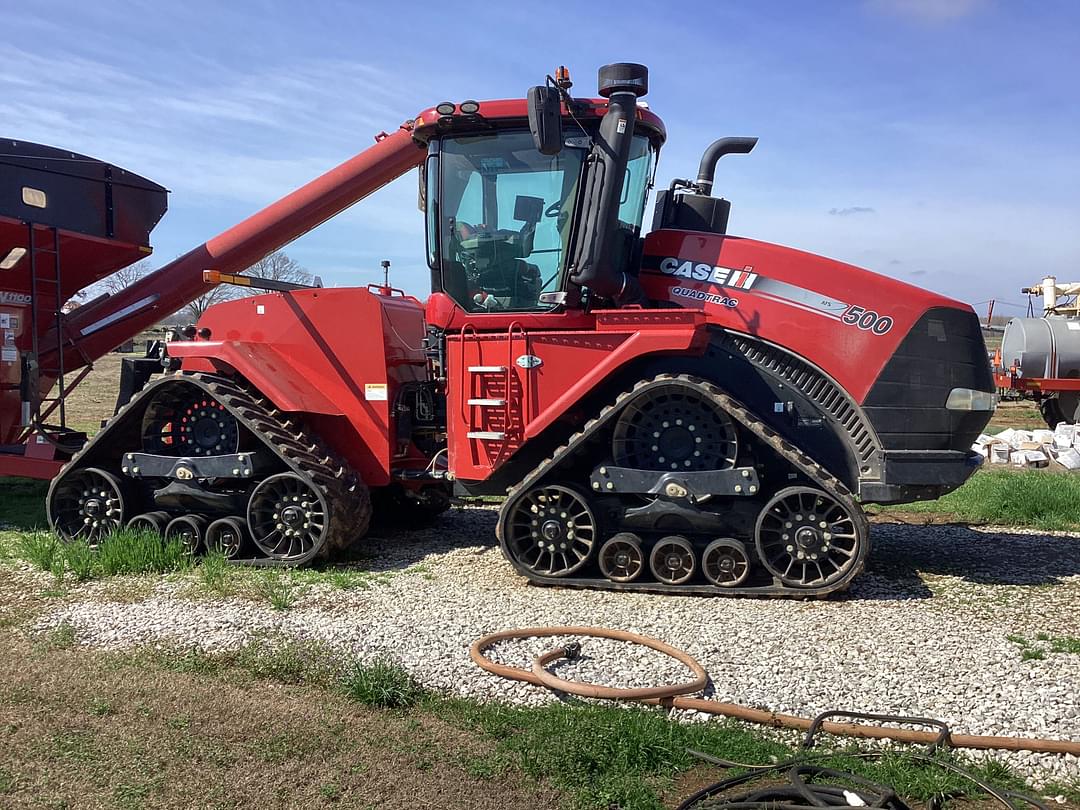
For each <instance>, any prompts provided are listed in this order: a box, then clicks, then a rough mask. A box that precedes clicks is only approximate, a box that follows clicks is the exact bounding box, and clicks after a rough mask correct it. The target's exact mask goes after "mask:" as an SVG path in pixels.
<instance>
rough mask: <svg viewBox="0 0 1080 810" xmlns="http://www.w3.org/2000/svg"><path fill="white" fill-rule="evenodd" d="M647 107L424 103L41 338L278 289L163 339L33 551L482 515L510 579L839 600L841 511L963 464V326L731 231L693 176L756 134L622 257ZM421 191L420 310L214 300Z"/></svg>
mask: <svg viewBox="0 0 1080 810" xmlns="http://www.w3.org/2000/svg"><path fill="white" fill-rule="evenodd" d="M647 87H648V74H647V71H646V69H645V68H644V67H642V66H640V65H635V64H615V65H608V66H606V67H604V68H601V70H600V72H599V95H600V96H601V98H597V99H578V98H574V97H572V96H571V95H570V93H569V88H570V81H569V76H568V75H567V74H566V72H565V70H564V69H561V70H560V71H559V72H558V73H557V75H556V77H555V78H554V79H552V78H551V77H549V78H548V81H547V82H546V83H545V85H543V86H540V87H534V88H532V90H530V92H529V94H528V97H527V99H511V100H501V101H484V102H475V101H466V102H463V103H460V104H454V103H444V104H439V105H438V106H437V107H434V108H432V109H428V110H425V111H424V112H422V113H421V114H420V115H418V116H417V117H416V118H415V119H413V120H411V121H407V122H405V123H404V124H403V125H402V126H401V127H400V129H398V130H397V131H396V132H395V133H393V134H390V135H385V134H383V135H380V136H379V137H378V139H377V143H376V145H375V146H373V147H371V148H370V149H368V150H366V151H365V152H363V153H361V154H360V155H358V156H357V157H355V158H353V159H352V160H350V161H348V162H347V163H345V164H343V165H342V166H340V167H338V168H336V169H334V170H332V171H330V172H329V173H327V174H326V175H324V176H323V177H321V178H319V179H317V180H315V181H313V182H312V183H310V184H309V185H307V186H305V187H303V188H301V189H299V190H298V191H296V192H294V193H292V194H291V195H289V196H288V197H285V198H284V199H282V200H281V201H279V202H277V203H275V204H273V205H271V206H269V207H268V208H267V209H265V210H264V211H262V212H260V213H258V214H256V215H255V216H253V217H252V218H250V219H249V220H247V221H245V222H243V223H241V224H240V225H237V226H236V227H234V228H232V229H230V230H229V231H226V232H225V233H223V234H222V235H220V236H218V237H216V238H215V239H213V240H211V241H210V242H207V243H206V244H205V245H203V246H201V247H199V248H198V249H196V250H195V251H192V252H191V253H189V254H187V255H186V256H183V257H181V258H179V259H177V260H176V261H175V262H172V263H171V264H169V265H167V266H165V267H163V268H162V269H160V270H159V271H157V273H155V274H154V275H152V276H150V277H149V278H147V279H146V280H145V281H143V282H141V283H140V284H137V285H134V286H133V287H132V288H130V289H128V290H126V291H124V292H122V293H120V294H119V295H116V296H113V297H112V298H110V299H109V300H108V301H106V302H105V305H104V306H105V308H104V309H102V308H100V306H99V309H98V311H97V312H96V313H95V312H93V311H91V312H87V313H83V314H81V315H80V312H81V310H76V311H75V312H74V313H73V314H72V315H70V316H67V319H66V322H65V324H64V325H63V327H62V328H61V330H60V331H59V332H58V334H64V333H65V331H66V333H68V334H74V335H79V334H81V332H80V331H79V330H80V329H85V328H86V327H87V326H88V325H93V324H99V325H98V326H97V327H96V330H94V331H92V332H91V333H90V334H99V333H104V335H103V336H102V337H101V338H100V339H99V345H110V346H111V345H115V343H116V342H118V340H117V338H119V337H122V336H124V335H130V334H133V333H134V332H135V331H137V330H138V329H140V328H143V327H145V326H146V325H148V324H151V323H153V322H154V321H155V320H157V319H159V318H160V317H161V316H162V315H163V314H164V313H166V312H170V311H174V310H175V309H176V308H178V306H179V305H181V304H182V303H183V302H184V301H186V300H190V299H191V298H193V297H195V296H196V295H198V294H200V293H201V292H203V291H205V286H204V284H205V281H204V277H205V279H206V280H209V281H211V282H218V283H220V282H229V281H233V282H239V283H249V284H251V285H253V286H260V285H261V286H268V287H269V288H271V289H272V290H275V291H272V292H268V293H266V294H261V295H257V296H254V297H249V298H243V299H239V300H235V301H231V302H229V303H225V304H220V305H217V306H214V307H212V308H211V309H210V310H209V311H208V312H207V313H206V315H205V316H204V317H203V318H202V319H201V320H200V321H199V323H198V324H197V325H196V326H195V327H193V328H192V329H191V330H189V335H188V339H187V340H184V341H175V342H172V343H170V344H168V347H167V348H168V356H167V358H166V359H165V363H166V364H167V366H168V368H169V369H171V370H173V371H177V372H178V373H173V374H168V375H166V376H164V377H163V378H161V379H159V380H157V381H154V382H150V383H149V384H147V385H146V386H145V387H144V388H143V389H142V390H141V391H140V392H139V393H137V395H135V396H134V397H133V398H132V399H131V400H130V401H129V402H128V403H127V404H126V405H124V406H123V407H122V408H120V410H119V412H118V413H117V414H116V415H115V416H114V417H113V419H112V420H111V421H109V423H108V424H107V425H106V426H105V427H104V428H103V429H102V430H101V432H100V433H98V434H97V435H96V436H95V437H94V439H93V440H92V441H90V442H89V443H87V444H86V445H85V447H83V448H82V449H81V450H79V451H78V452H76V453H75V454H74V455H73V456H72V457H71V459H70V461H69V462H68V463H67V464H66V466H64V467H63V470H62V471H61V472H60V473H59V475H57V476H56V478H55V479H54V481H53V483H52V486H51V488H50V490H49V496H48V514H49V520H50V522H51V524H52V526H53V528H54V529H55V530H56V531H57V532H59V533H60V534H61V535H63V536H64V537H67V538H77V539H83V540H87V541H90V542H96V541H97V540H98V539H99V538H101V537H103V536H104V535H105V534H106V533H108V532H111V531H113V530H115V529H117V528H119V527H121V526H124V525H138V526H143V527H146V528H150V529H153V530H155V531H159V532H162V533H163V534H166V535H175V536H178V537H180V538H182V539H183V540H184V541H185V542H186V543H187V544H188V545H189V546H190V547H191V548H192V549H196V548H199V547H206V548H210V549H218V550H221V551H224V552H225V554H226V555H228V556H229V557H230V558H232V559H235V560H250V561H255V562H259V563H262V564H301V563H305V562H307V561H309V560H312V559H313V558H315V557H317V556H320V555H324V554H327V553H328V552H330V551H332V550H334V549H340V548H344V547H346V546H349V545H351V544H353V543H356V542H357V541H359V540H360V538H362V537H363V536H364V533H365V531H366V530H367V527H368V523H369V521H370V519H371V517H372V514H373V511H374V512H379V511H380V510H383V511H385V513H386V514H387V516H388V517H390V518H392V517H395V516H399V517H402V518H404V519H418V518H419V519H426V518H431V517H434V516H435V515H437V514H438V513H440V512H442V511H443V510H445V509H446V508H447V507H448V506H449V504H450V503H451V497H452V496H453V495H454V493H455V491H456V492H458V493H461V492H464V493H468V494H473V495H481V494H499V495H506V499H505V502H504V503H503V505H502V507H501V510H500V512H499V520H498V528H497V533H498V537H499V541H500V543H501V546H502V550H503V552H504V554H505V555H506V557H507V559H508V560H509V561H510V563H511V564H512V565H513V566H514V567H515V568H516V569H517V570H518V571H519V572H520V573H521V574H523V575H524V576H526V577H528V578H529V579H530V580H532V581H533V582H536V583H541V584H547V585H564V586H575V587H593V588H613V589H620V590H641V591H659V592H665V593H696V594H729V595H733V594H738V595H765V596H783V595H794V596H817V595H824V594H827V593H831V592H835V591H839V590H841V589H843V588H845V587H846V586H847V585H848V584H849V583H850V582H851V581H852V579H853V578H854V577H856V576H857V575H858V573H859V572H860V571H861V570H862V568H863V566H864V564H865V562H866V559H867V556H868V554H869V548H870V546H869V528H868V524H867V521H866V518H865V516H864V514H863V511H862V508H861V506H860V504H861V503H867V502H874V503H899V502H904V501H911V500H916V499H926V498H934V497H937V496H939V495H941V494H943V493H945V492H948V491H950V490H952V489H954V488H955V487H957V486H959V485H960V484H961V483H963V482H964V481H965V480H966V479H967V477H968V476H969V475H970V474H971V473H972V471H973V470H975V469H976V467H977V464H978V456H977V455H975V454H974V453H972V452H971V451H970V449H969V448H970V446H971V444H972V441H973V440H974V439H975V437H976V436H977V435H978V434H979V432H980V430H981V429H982V428H983V427H984V426H985V424H986V423H987V421H988V420H989V417H990V414H991V411H992V410H993V407H994V395H993V392H994V384H993V380H992V378H991V374H990V369H989V366H988V364H987V361H986V349H985V346H984V343H983V339H982V333H981V330H980V327H979V322H978V319H977V317H976V315H975V313H974V312H973V311H972V310H971V309H970V307H968V306H966V305H964V304H961V303H959V302H957V301H953V300H951V299H948V298H944V297H942V296H940V295H936V294H934V293H930V292H927V291H925V290H921V289H918V288H916V287H912V286H909V285H907V284H903V283H900V282H898V281H895V280H893V279H890V278H885V277H883V276H879V275H875V274H873V273H870V272H868V271H866V270H862V269H859V268H857V267H853V266H851V265H847V264H843V263H840V262H835V261H831V260H829V259H825V258H822V257H819V256H815V255H811V254H808V253H803V252H800V251H797V250H793V249H790V248H785V247H780V246H777V245H772V244H768V243H764V242H758V241H754V240H751V239H745V238H741V237H735V236H729V235H727V222H728V213H729V208H730V206H729V203H728V202H727V201H726V200H724V199H721V198H718V197H715V196H712V189H713V177H714V172H715V168H716V164H717V161H718V160H719V159H720V158H721V157H722V156H724V155H726V154H730V153H742V154H745V153H748V152H750V151H751V150H752V149H753V147H754V144H755V142H756V141H755V139H753V138H725V139H721V140H719V141H717V142H715V143H714V144H712V145H711V146H710V147H709V148H708V149H707V150H706V152H705V154H704V156H703V157H702V160H701V165H700V167H699V169H698V173H697V177H696V178H695V179H692V180H676V181H674V182H673V183H672V184H671V186H670V188H668V189H666V190H663V191H661V192H660V193H659V194H658V195H657V200H656V206H655V213H654V215H653V223H652V229H651V230H650V231H649V232H648V233H647V234H646V233H644V231H643V228H642V218H643V215H644V212H645V203H646V198H647V196H648V192H649V190H650V188H651V185H652V181H653V175H654V171H655V166H656V161H657V156H658V154H659V150H660V147H661V145H662V144H663V142H664V139H665V130H664V125H663V123H662V122H661V120H660V119H659V118H658V117H657V116H656V115H655V114H654V113H653V112H652V111H650V110H649V109H648V107H647V106H646V105H645V104H644V103H643V102H641V101H640V100H639V99H640V98H641V96H643V95H645V93H646V91H647ZM417 167H419V169H420V194H421V205H422V207H423V208H424V210H425V212H426V221H427V250H426V255H427V262H428V265H429V266H430V269H431V286H432V292H431V295H430V297H429V298H428V299H427V301H426V303H425V302H421V301H419V300H417V299H415V298H413V297H411V296H409V295H405V294H403V293H402V292H400V291H398V290H395V289H391V288H390V287H389V286H388V285H372V286H370V287H369V288H367V289H356V288H340V289H326V288H320V287H313V288H299V287H296V286H295V285H280V284H276V285H275V284H269V283H265V282H262V281H260V280H259V279H246V278H245V277H235V278H232V277H230V274H232V273H237V272H240V271H242V269H243V268H246V267H248V266H250V265H251V264H252V263H253V262H254V261H256V260H257V259H258V258H260V257H261V256H263V255H265V254H266V253H268V252H269V251H271V250H273V249H276V248H277V247H279V246H281V245H283V244H286V243H287V242H289V241H291V240H292V239H294V238H295V237H296V236H298V235H299V234H301V233H303V232H305V231H306V230H308V229H309V228H311V227H314V226H315V225H317V224H318V223H320V222H322V221H323V220H325V219H327V218H328V217H330V216H333V215H334V214H335V213H337V212H339V211H341V210H342V209H344V208H345V207H347V206H349V205H351V204H352V203H353V202H355V201H356V200H357V199H359V198H361V197H363V196H365V195H366V194H367V193H370V192H371V191H373V190H374V189H376V188H378V187H379V186H381V185H383V184H384V183H386V182H388V181H390V180H392V179H393V178H395V177H398V176H399V175H401V174H403V173H405V172H407V171H409V170H411V169H413V168H417ZM0 247H2V246H0ZM151 295H152V296H153V300H152V301H150V302H148V299H149V298H150V297H151ZM117 312H122V313H124V314H123V317H122V318H120V319H119V320H117V321H108V320H107V319H108V318H109V317H111V315H110V314H103V313H117ZM102 320H106V321H107V322H106V323H105V324H104V325H100V324H101V321H102ZM78 348H79V343H78V341H73V342H72V345H71V346H70V347H69V349H68V350H67V351H68V352H69V354H70V355H71V356H70V357H69V359H68V365H67V367H68V368H69V369H70V368H72V367H73V366H76V365H78V363H79V357H78V355H77V353H76V350H77V349H78ZM83 350H84V352H85V353H87V354H92V352H90V351H86V347H85V344H84V345H83ZM48 351H49V348H48V347H47V346H46V347H44V348H43V349H42V352H44V353H45V354H48ZM52 351H53V354H52V355H49V356H53V357H55V355H57V354H59V355H64V352H65V348H64V342H63V340H60V341H58V342H57V343H56V345H54V346H53V349H52ZM42 364H43V365H44V367H47V368H54V367H55V366H56V362H55V360H54V361H52V362H51V365H50V363H48V362H44V361H43V363H42Z"/></svg>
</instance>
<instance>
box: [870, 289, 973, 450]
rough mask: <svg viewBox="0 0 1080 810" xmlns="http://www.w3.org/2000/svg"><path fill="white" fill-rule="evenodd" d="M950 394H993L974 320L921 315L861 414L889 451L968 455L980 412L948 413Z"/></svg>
mask: <svg viewBox="0 0 1080 810" xmlns="http://www.w3.org/2000/svg"><path fill="white" fill-rule="evenodd" d="M954 388H972V389H975V390H978V391H993V390H994V382H993V378H992V376H991V374H990V363H989V361H988V360H987V355H986V344H985V343H984V342H983V337H982V329H981V328H980V326H979V319H978V318H977V317H976V316H975V313H974V312H965V311H963V310H960V309H948V308H944V307H941V308H937V309H931V310H928V311H927V312H926V314H925V315H923V316H922V317H921V318H920V319H919V321H918V322H917V323H916V324H915V326H913V327H912V328H911V331H910V332H908V334H907V337H905V338H904V340H903V342H901V344H900V346H899V347H898V348H897V350H896V354H894V355H893V357H892V359H890V360H889V362H888V364H886V366H885V368H884V369H883V370H882V372H881V374H880V375H879V376H878V378H877V381H876V382H875V383H874V386H873V388H871V389H870V393H869V394H867V396H866V401H865V402H864V403H863V409H864V410H865V411H866V414H867V416H868V417H869V418H870V422H871V423H872V424H873V426H874V428H875V429H876V430H877V434H878V436H879V437H880V438H881V441H882V443H883V444H884V445H885V448H886V449H889V450H968V449H969V448H970V447H971V444H972V442H974V441H975V439H976V437H977V436H978V435H979V432H980V431H981V430H982V429H983V428H984V427H985V426H986V423H987V422H988V421H989V418H990V414H989V413H987V412H985V411H974V412H972V411H949V410H946V409H945V400H946V399H948V397H949V392H950V391H951V390H952V389H954Z"/></svg>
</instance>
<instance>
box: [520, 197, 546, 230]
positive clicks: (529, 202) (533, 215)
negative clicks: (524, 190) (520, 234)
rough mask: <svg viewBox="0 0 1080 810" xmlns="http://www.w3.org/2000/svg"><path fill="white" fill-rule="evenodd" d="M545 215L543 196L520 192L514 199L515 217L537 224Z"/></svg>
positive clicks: (530, 223) (521, 220)
mask: <svg viewBox="0 0 1080 810" xmlns="http://www.w3.org/2000/svg"><path fill="white" fill-rule="evenodd" d="M543 215H544V200H543V198H541V197H527V196H525V195H524V194H519V195H517V197H516V198H515V199H514V219H516V220H518V221H519V222H525V223H528V224H529V225H535V224H536V223H537V222H539V221H540V217H542V216H543Z"/></svg>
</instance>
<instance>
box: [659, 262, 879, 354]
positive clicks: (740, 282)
mask: <svg viewBox="0 0 1080 810" xmlns="http://www.w3.org/2000/svg"><path fill="white" fill-rule="evenodd" d="M642 269H645V270H657V269H658V270H659V271H660V272H661V273H663V274H664V275H665V276H674V277H676V278H685V279H689V280H691V281H698V282H704V283H706V284H711V285H715V286H717V287H723V288H726V289H731V288H736V289H741V290H751V288H753V289H752V292H753V294H754V295H755V296H757V297H758V298H767V299H769V300H772V301H776V302H777V303H779V304H784V305H785V306H789V307H796V308H798V309H802V310H806V311H807V312H813V313H815V314H817V315H823V316H824V317H826V318H830V319H832V320H834V321H839V322H840V323H843V324H846V325H848V326H854V327H856V328H858V329H861V330H863V331H864V332H870V333H871V334H873V335H884V334H885V333H886V332H888V331H889V330H890V329H892V327H893V319H892V318H891V317H890V316H888V315H880V314H878V313H877V312H876V311H875V310H872V309H868V308H866V307H860V306H856V305H854V304H849V303H847V302H846V301H840V300H837V299H835V298H830V297H829V296H827V295H822V294H821V293H818V292H814V291H813V290H808V289H806V288H805V287H799V286H798V285H796V284H789V283H788V282H786V281H780V280H779V279H775V278H769V277H768V276H759V275H758V274H757V273H755V272H754V268H753V267H751V266H746V267H744V268H742V269H741V270H739V269H736V268H734V267H723V266H719V265H712V264H707V263H705V262H695V261H693V260H692V259H677V258H674V257H673V256H668V257H667V258H665V259H660V260H659V261H657V259H655V258H653V257H646V258H645V259H644V261H643V263H642ZM671 294H672V295H674V296H677V297H679V298H687V299H690V300H693V301H706V302H708V303H710V304H718V305H720V306H725V307H737V306H738V305H739V299H738V298H733V297H731V296H727V295H718V294H715V293H709V292H705V291H704V290H699V289H696V288H694V287H684V286H682V285H679V286H676V287H673V288H672V289H671Z"/></svg>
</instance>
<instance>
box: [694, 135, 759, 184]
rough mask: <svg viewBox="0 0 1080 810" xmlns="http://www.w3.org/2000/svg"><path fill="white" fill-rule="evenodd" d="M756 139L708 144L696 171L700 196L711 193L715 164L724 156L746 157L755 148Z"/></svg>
mask: <svg viewBox="0 0 1080 810" xmlns="http://www.w3.org/2000/svg"><path fill="white" fill-rule="evenodd" d="M757 141H758V139H757V138H721V139H720V140H718V141H713V142H712V143H711V144H709V148H708V149H706V150H705V154H703V155H702V156H701V164H700V165H699V166H698V171H697V186H698V188H699V189H700V190H701V193H702V194H710V193H711V192H712V184H713V177H714V176H715V175H716V164H717V162H718V161H719V160H720V158H722V157H723V156H724V155H746V154H749V153H750V152H751V150H753V148H754V147H755V146H757Z"/></svg>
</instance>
